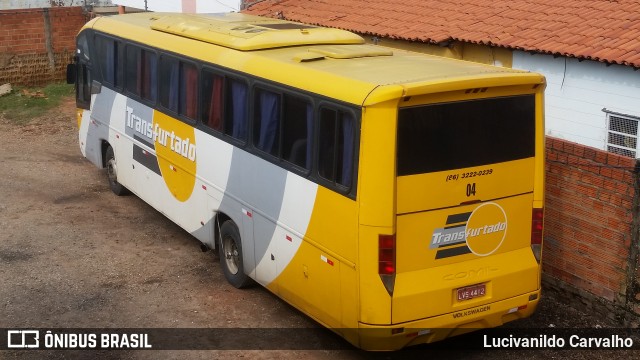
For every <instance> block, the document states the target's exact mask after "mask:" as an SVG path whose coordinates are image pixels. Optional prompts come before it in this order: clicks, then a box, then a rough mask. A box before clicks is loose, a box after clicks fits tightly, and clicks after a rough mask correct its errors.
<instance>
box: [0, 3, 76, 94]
mask: <svg viewBox="0 0 640 360" xmlns="http://www.w3.org/2000/svg"><path fill="white" fill-rule="evenodd" d="M47 17H48V19H49V25H48V26H47V24H46V18H47ZM86 21H87V18H86V16H85V15H84V13H83V11H82V8H81V7H54V8H49V9H21V10H0V84H4V83H12V84H19V85H41V84H46V83H49V82H51V81H60V80H63V79H64V78H65V73H66V72H65V69H66V66H67V64H68V63H69V62H70V61H71V58H72V57H73V53H74V49H75V36H76V34H77V33H78V31H79V30H80V28H81V27H82V25H84V24H85V22H86ZM46 29H49V30H50V31H49V33H47V31H46ZM47 37H48V38H49V42H47ZM47 43H48V44H49V46H47Z"/></svg>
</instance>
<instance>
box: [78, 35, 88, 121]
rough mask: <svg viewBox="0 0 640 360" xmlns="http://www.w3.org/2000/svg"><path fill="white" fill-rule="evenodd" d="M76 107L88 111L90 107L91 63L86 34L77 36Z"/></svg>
mask: <svg viewBox="0 0 640 360" xmlns="http://www.w3.org/2000/svg"><path fill="white" fill-rule="evenodd" d="M75 59H76V71H77V73H76V105H77V106H78V107H79V108H81V109H87V110H88V109H89V107H90V105H91V69H90V68H89V64H90V61H91V58H90V53H89V44H88V42H87V36H86V33H82V34H80V35H78V39H77V54H76V57H75Z"/></svg>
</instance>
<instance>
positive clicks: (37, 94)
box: [0, 83, 73, 124]
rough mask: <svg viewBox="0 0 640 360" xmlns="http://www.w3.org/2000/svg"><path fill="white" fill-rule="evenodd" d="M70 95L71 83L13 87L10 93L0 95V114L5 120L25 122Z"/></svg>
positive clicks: (71, 91)
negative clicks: (41, 86) (37, 86)
mask: <svg viewBox="0 0 640 360" xmlns="http://www.w3.org/2000/svg"><path fill="white" fill-rule="evenodd" d="M72 95H73V85H68V84H65V83H53V84H49V85H47V86H45V87H44V88H26V87H15V88H14V89H13V91H12V92H11V93H9V94H7V95H4V96H0V114H2V116H3V117H4V118H5V119H7V120H10V121H13V122H15V123H18V124H26V123H28V122H30V121H31V120H33V119H34V118H36V117H38V116H42V115H43V114H44V113H46V112H47V111H48V110H50V109H52V108H54V107H56V106H58V105H59V104H60V102H61V101H62V99H63V98H65V97H69V96H72Z"/></svg>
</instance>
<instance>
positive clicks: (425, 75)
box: [85, 13, 544, 105]
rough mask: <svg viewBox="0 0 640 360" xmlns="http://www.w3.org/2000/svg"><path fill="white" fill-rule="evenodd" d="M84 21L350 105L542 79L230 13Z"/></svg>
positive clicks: (349, 35) (348, 34) (337, 32)
mask: <svg viewBox="0 0 640 360" xmlns="http://www.w3.org/2000/svg"><path fill="white" fill-rule="evenodd" d="M87 27H91V28H93V29H95V30H98V31H101V32H104V33H108V34H112V35H115V36H119V37H122V38H124V39H128V40H131V41H135V42H139V43H142V44H147V45H149V46H152V47H155V48H159V49H163V50H166V51H169V52H174V53H177V54H180V55H183V56H186V57H190V58H194V59H199V60H202V61H205V62H211V63H214V64H218V65H220V66H223V67H226V68H228V69H233V70H237V71H241V72H245V73H248V74H251V75H254V76H257V77H261V78H265V79H269V80H272V81H276V82H279V83H282V84H286V85H289V86H293V87H297V88H300V89H304V90H307V91H311V92H314V93H318V94H322V95H325V96H328V97H332V98H336V99H339V100H342V101H345V102H349V103H353V104H357V105H369V104H373V103H378V102H381V101H386V100H391V99H394V98H400V97H403V96H412V95H416V94H423V93H430V92H441V91H450V90H460V89H466V88H474V87H477V86H476V84H482V87H488V86H505V85H521V84H540V83H543V82H544V78H543V77H542V76H541V75H539V74H533V73H528V72H524V71H519V70H513V69H508V68H501V67H494V66H489V65H483V64H478V63H472V62H467V61H462V60H454V59H448V58H442V57H438V56H431V55H425V54H420V53H414V52H409V51H403V50H396V49H393V50H391V49H389V48H385V47H382V46H377V45H367V44H364V39H362V38H361V37H360V36H358V35H356V34H353V33H351V32H348V31H344V30H339V29H329V28H321V27H315V26H311V25H304V24H300V23H294V22H290V21H284V20H278V19H270V18H262V17H257V16H252V15H245V14H238V13H230V14H209V15H192V14H189V15H186V14H173V13H137V14H127V15H116V16H109V17H102V18H98V19H95V20H93V21H91V22H89V23H88V24H87V25H86V26H85V28H87ZM478 80H482V82H479V81H478Z"/></svg>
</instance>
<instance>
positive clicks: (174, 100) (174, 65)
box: [160, 56, 180, 113]
mask: <svg viewBox="0 0 640 360" xmlns="http://www.w3.org/2000/svg"><path fill="white" fill-rule="evenodd" d="M179 79H180V74H179V64H178V60H177V59H174V58H171V57H168V56H161V57H160V104H161V105H162V106H164V107H165V108H166V109H168V110H171V111H173V112H175V113H177V112H178V82H179Z"/></svg>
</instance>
